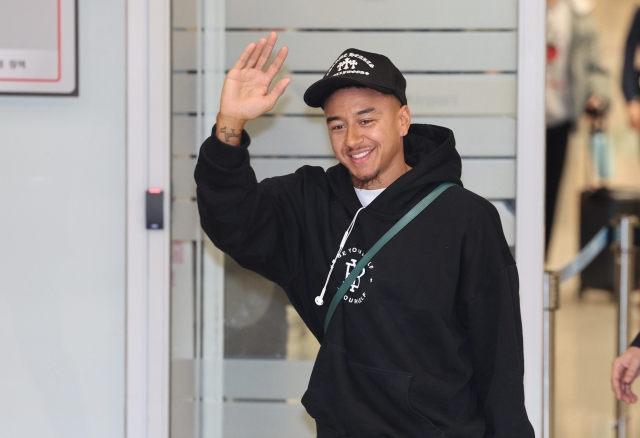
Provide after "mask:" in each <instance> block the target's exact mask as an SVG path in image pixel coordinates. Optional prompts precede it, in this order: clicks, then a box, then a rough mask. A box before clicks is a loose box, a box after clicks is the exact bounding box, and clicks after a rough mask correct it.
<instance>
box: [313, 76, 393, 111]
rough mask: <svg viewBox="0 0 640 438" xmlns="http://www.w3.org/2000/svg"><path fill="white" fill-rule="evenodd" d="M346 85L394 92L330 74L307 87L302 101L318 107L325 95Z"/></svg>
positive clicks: (354, 79) (352, 78)
mask: <svg viewBox="0 0 640 438" xmlns="http://www.w3.org/2000/svg"><path fill="white" fill-rule="evenodd" d="M348 85H357V86H361V87H366V88H371V89H373V90H376V91H379V92H381V93H392V94H395V92H394V90H392V89H390V88H387V87H381V86H379V85H373V84H370V83H369V82H366V81H360V80H358V79H356V78H354V77H346V76H332V77H328V78H322V79H320V80H319V81H318V82H316V83H314V84H313V85H311V86H310V87H309V88H307V91H305V93H304V102H305V103H306V104H307V105H309V106H310V107H312V108H320V107H321V106H322V105H323V104H324V101H325V100H326V98H327V97H329V96H330V95H331V93H333V92H334V91H336V90H337V89H338V88H342V87H345V86H348Z"/></svg>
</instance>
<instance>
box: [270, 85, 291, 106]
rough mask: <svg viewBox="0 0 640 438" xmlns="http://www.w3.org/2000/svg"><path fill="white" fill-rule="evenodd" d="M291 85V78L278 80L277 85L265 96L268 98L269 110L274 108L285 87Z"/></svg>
mask: <svg viewBox="0 0 640 438" xmlns="http://www.w3.org/2000/svg"><path fill="white" fill-rule="evenodd" d="M290 83H291V78H284V79H280V80H279V81H278V83H277V84H276V85H275V86H274V87H273V89H272V90H271V92H270V93H269V94H268V95H267V97H268V98H269V101H270V104H271V109H273V107H274V106H276V102H277V101H278V99H280V96H282V95H283V94H284V91H285V90H286V89H287V86H288V85H289V84H290Z"/></svg>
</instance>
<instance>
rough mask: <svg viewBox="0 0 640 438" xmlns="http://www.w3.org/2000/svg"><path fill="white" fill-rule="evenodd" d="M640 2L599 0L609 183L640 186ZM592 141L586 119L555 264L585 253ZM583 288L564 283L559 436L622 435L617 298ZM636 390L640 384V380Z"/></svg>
mask: <svg viewBox="0 0 640 438" xmlns="http://www.w3.org/2000/svg"><path fill="white" fill-rule="evenodd" d="M636 7H637V6H636V3H635V2H634V1H633V0H597V1H596V6H595V9H594V11H593V16H594V19H595V20H596V24H597V26H598V28H599V30H600V36H601V47H602V53H603V58H604V61H605V63H606V65H607V66H608V67H609V69H610V71H611V78H612V80H611V84H612V92H613V105H612V110H611V113H610V120H609V132H610V133H611V136H612V139H613V142H614V146H615V151H616V153H615V156H616V160H615V165H616V172H615V175H614V177H613V178H612V179H611V181H609V182H608V185H609V186H610V187H627V188H628V187H631V188H635V189H637V190H640V138H638V135H637V134H636V133H635V132H634V131H632V130H630V129H629V127H628V122H627V116H626V112H625V104H624V101H623V99H622V95H621V92H620V86H619V78H620V70H621V63H622V50H623V47H624V42H625V39H626V32H627V29H628V26H629V24H630V20H631V18H632V16H633V13H634V12H635V8H636ZM587 141H588V140H587V136H586V126H584V124H583V125H582V126H581V129H580V130H579V132H578V133H577V134H576V135H575V136H574V138H573V139H572V142H571V145H570V147H569V151H568V156H567V166H566V168H565V175H564V180H563V183H562V186H561V189H560V197H559V205H558V209H557V218H556V224H555V227H554V232H553V236H552V241H551V247H550V251H549V260H548V268H559V267H561V266H562V265H564V264H565V263H567V262H568V261H569V260H571V258H572V257H574V256H575V255H576V254H577V252H578V246H579V241H578V239H579V237H578V236H579V234H578V232H579V195H580V193H581V192H582V191H583V190H584V189H586V188H588V187H593V186H594V185H597V184H599V183H600V182H599V181H598V180H597V178H595V177H594V176H593V173H592V168H591V163H590V156H589V153H588V146H587ZM578 287H579V283H578V280H577V279H572V280H569V281H567V282H566V283H565V284H564V285H563V287H562V291H561V308H560V310H558V312H557V337H556V342H557V350H556V354H557V356H556V361H557V362H556V363H557V365H556V411H555V412H556V434H555V438H602V437H607V438H610V437H613V436H615V435H614V430H613V424H614V420H615V402H614V400H615V399H614V396H613V393H612V392H611V389H610V384H609V374H610V369H611V362H612V360H613V359H614V357H615V348H616V347H615V345H616V344H615V343H616V332H615V325H616V305H615V303H614V302H613V301H612V300H611V299H610V296H609V294H608V293H607V292H604V291H598V290H589V291H587V293H586V294H585V295H584V297H583V299H581V300H580V299H578V297H577V290H578ZM636 299H637V298H636ZM639 313H640V312H639V311H638V308H637V306H635V309H634V312H633V315H634V321H633V322H632V324H633V327H635V329H634V332H637V331H638V330H639V329H640V326H639V325H638V322H637V321H638V314H639ZM635 389H636V390H637V391H640V381H639V382H638V383H637V384H636V386H635ZM629 413H630V416H631V425H630V429H631V430H630V432H629V434H628V436H629V437H638V436H640V406H633V407H632V408H631V409H630V411H629Z"/></svg>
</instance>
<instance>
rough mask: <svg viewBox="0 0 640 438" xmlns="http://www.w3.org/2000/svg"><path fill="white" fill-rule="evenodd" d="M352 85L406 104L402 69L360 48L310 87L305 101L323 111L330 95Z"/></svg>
mask: <svg viewBox="0 0 640 438" xmlns="http://www.w3.org/2000/svg"><path fill="white" fill-rule="evenodd" d="M349 85H356V86H362V87H367V88H371V89H374V90H376V91H379V92H381V93H385V94H393V95H395V96H396V97H397V98H398V99H399V100H400V102H401V103H402V104H403V105H406V104H407V96H406V95H405V90H406V88H407V81H406V80H405V78H404V76H402V73H400V70H398V68H397V67H396V66H395V65H393V63H392V62H391V60H390V59H389V58H387V57H386V56H384V55H379V54H377V53H371V52H365V51H364V50H358V49H347V50H345V51H344V52H342V54H341V55H340V56H339V57H338V59H336V60H335V62H334V63H333V64H332V65H331V67H330V68H329V71H327V73H326V74H325V75H324V77H323V78H322V79H320V80H319V81H318V82H316V83H315V84H313V85H311V86H310V87H309V88H307V91H306V92H305V93H304V101H305V103H306V104H307V105H309V106H310V107H312V108H320V107H321V106H323V105H324V101H325V99H326V98H327V97H329V96H330V95H331V93H333V92H334V91H336V90H337V89H339V88H342V87H345V86H349Z"/></svg>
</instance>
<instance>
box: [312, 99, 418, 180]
mask: <svg viewBox="0 0 640 438" xmlns="http://www.w3.org/2000/svg"><path fill="white" fill-rule="evenodd" d="M324 115H325V117H326V120H327V126H328V128H329V138H330V139H331V146H332V148H333V153H334V154H335V156H336V158H337V159H338V161H340V162H341V163H342V164H344V165H345V166H346V168H347V169H348V170H349V173H350V174H351V179H352V180H353V184H354V186H356V187H358V188H363V189H370V190H373V189H380V188H383V187H388V186H389V185H390V184H391V183H392V182H393V181H395V180H396V179H397V178H399V177H400V176H401V175H402V174H404V173H405V172H406V171H407V170H409V167H408V166H407V165H406V163H405V162H404V150H403V137H404V136H405V135H406V134H407V132H408V130H409V125H410V124H411V114H410V112H409V108H408V107H407V106H406V105H404V106H402V105H401V104H400V102H399V101H398V99H396V97H395V96H392V95H388V94H382V93H380V92H378V91H375V90H372V89H370V88H344V89H341V90H338V91H336V92H335V93H333V94H332V95H331V96H329V97H328V98H327V100H326V102H325V104H324Z"/></svg>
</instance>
